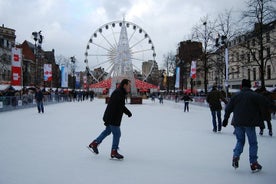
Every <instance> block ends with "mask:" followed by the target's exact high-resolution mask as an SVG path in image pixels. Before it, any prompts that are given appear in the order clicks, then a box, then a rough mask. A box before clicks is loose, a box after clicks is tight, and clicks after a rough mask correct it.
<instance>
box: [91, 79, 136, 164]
mask: <svg viewBox="0 0 276 184" xmlns="http://www.w3.org/2000/svg"><path fill="white" fill-rule="evenodd" d="M130 89H131V84H130V80H128V79H123V80H122V81H121V83H120V86H119V87H118V88H117V89H116V90H114V92H113V93H112V94H111V96H110V99H109V102H108V105H107V107H106V109H105V112H104V116H103V120H104V125H105V126H106V127H105V130H104V131H103V132H102V133H101V134H100V135H99V136H98V137H97V138H96V139H95V140H94V141H93V142H92V143H90V145H89V148H90V149H91V150H92V151H93V152H94V153H96V154H98V153H99V151H98V146H99V144H101V142H102V141H103V140H104V139H105V138H106V137H107V136H108V135H110V134H111V133H112V134H113V142H112V149H111V154H110V156H111V158H117V159H123V158H124V156H123V155H121V154H119V153H118V151H117V150H118V148H119V142H120V137H121V130H120V126H121V121H122V116H123V113H125V114H126V115H128V117H131V116H132V114H131V112H130V111H129V110H128V109H127V107H126V106H125V98H126V95H127V93H129V92H130Z"/></svg>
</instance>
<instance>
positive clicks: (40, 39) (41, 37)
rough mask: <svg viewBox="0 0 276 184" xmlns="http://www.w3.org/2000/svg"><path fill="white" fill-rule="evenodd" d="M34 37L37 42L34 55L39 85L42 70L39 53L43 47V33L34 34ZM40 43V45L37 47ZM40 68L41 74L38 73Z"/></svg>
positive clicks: (36, 77) (36, 79)
mask: <svg viewBox="0 0 276 184" xmlns="http://www.w3.org/2000/svg"><path fill="white" fill-rule="evenodd" d="M32 37H33V39H34V41H35V48H34V55H35V84H36V85H38V83H39V82H40V79H39V80H38V77H41V76H40V75H38V73H39V74H40V69H41V66H38V60H37V57H38V51H39V50H41V45H42V42H43V36H42V34H41V31H39V32H32ZM37 42H38V45H37ZM38 68H39V72H38Z"/></svg>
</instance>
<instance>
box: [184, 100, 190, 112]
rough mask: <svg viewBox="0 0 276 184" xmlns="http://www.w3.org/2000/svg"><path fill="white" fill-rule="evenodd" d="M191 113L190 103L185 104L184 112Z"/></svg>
mask: <svg viewBox="0 0 276 184" xmlns="http://www.w3.org/2000/svg"><path fill="white" fill-rule="evenodd" d="M186 110H187V112H189V102H184V112H186Z"/></svg>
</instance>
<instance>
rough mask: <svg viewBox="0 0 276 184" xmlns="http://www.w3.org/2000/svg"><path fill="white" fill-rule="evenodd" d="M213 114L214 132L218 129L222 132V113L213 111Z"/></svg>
mask: <svg viewBox="0 0 276 184" xmlns="http://www.w3.org/2000/svg"><path fill="white" fill-rule="evenodd" d="M211 114H212V122H213V130H215V131H217V129H218V131H220V130H221V111H220V110H217V111H212V110H211ZM217 118H218V126H217Z"/></svg>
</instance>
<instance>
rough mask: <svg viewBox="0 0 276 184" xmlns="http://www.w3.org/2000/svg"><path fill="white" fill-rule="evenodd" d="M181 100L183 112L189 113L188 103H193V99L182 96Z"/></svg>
mask: <svg viewBox="0 0 276 184" xmlns="http://www.w3.org/2000/svg"><path fill="white" fill-rule="evenodd" d="M181 100H184V112H186V111H187V112H189V102H190V101H193V99H192V98H191V97H189V95H187V94H184V95H183V97H182V98H181Z"/></svg>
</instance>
